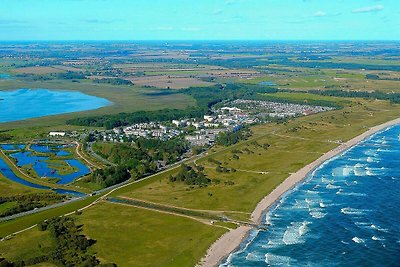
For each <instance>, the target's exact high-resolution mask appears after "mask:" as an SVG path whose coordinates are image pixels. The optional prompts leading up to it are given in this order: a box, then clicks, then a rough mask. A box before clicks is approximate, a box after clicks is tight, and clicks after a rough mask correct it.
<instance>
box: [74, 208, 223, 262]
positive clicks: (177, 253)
mask: <svg viewBox="0 0 400 267" xmlns="http://www.w3.org/2000/svg"><path fill="white" fill-rule="evenodd" d="M78 219H79V220H78V221H79V222H81V223H82V224H83V225H84V233H85V234H87V235H88V236H89V237H90V238H93V239H96V240H97V243H96V244H95V245H94V246H93V249H94V250H95V251H96V256H97V257H99V258H100V259H101V260H103V261H104V262H115V263H117V265H118V266H194V265H195V264H196V263H197V261H198V259H200V258H201V257H202V256H203V255H204V254H205V252H206V250H207V248H208V247H209V245H210V243H212V242H214V241H215V240H216V239H217V238H218V237H219V236H220V235H222V234H223V233H224V232H225V231H226V230H224V229H221V228H217V227H214V226H209V225H205V224H203V223H201V222H198V221H195V220H193V219H189V218H184V217H179V216H174V215H169V214H164V213H159V212H155V211H148V210H144V209H138V208H134V207H129V206H123V205H119V204H110V203H101V204H98V205H96V206H95V207H93V208H90V209H88V210H87V211H85V212H84V213H83V214H82V215H81V216H79V217H78ZM116 229H118V230H117V231H116Z"/></svg>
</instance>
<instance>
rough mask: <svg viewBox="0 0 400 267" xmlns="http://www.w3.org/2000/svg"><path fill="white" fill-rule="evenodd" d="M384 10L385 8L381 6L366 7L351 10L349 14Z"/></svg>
mask: <svg viewBox="0 0 400 267" xmlns="http://www.w3.org/2000/svg"><path fill="white" fill-rule="evenodd" d="M384 8H385V7H384V6H383V5H376V6H367V7H362V8H357V9H353V10H352V11H351V12H353V13H369V12H379V11H382V10H383V9H384Z"/></svg>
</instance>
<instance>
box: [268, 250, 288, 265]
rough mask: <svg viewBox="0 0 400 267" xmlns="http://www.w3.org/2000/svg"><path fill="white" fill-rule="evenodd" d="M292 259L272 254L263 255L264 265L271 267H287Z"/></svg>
mask: <svg viewBox="0 0 400 267" xmlns="http://www.w3.org/2000/svg"><path fill="white" fill-rule="evenodd" d="M291 261H292V259H291V258H290V257H287V256H281V255H276V254H272V253H267V254H265V263H267V264H269V265H273V266H288V265H290V263H291Z"/></svg>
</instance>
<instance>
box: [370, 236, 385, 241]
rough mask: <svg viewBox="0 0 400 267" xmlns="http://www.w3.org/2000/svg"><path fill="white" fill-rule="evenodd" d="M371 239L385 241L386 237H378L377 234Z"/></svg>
mask: <svg viewBox="0 0 400 267" xmlns="http://www.w3.org/2000/svg"><path fill="white" fill-rule="evenodd" d="M371 239H372V240H374V241H384V240H385V239H384V238H380V237H377V236H375V235H374V236H372V237H371Z"/></svg>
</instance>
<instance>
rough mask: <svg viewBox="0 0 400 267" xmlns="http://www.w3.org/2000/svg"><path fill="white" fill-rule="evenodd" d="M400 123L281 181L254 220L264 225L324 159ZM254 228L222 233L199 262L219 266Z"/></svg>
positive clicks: (393, 122) (368, 133)
mask: <svg viewBox="0 0 400 267" xmlns="http://www.w3.org/2000/svg"><path fill="white" fill-rule="evenodd" d="M397 124H400V118H397V119H394V120H391V121H388V122H385V123H383V124H380V125H377V126H374V127H371V128H369V129H368V130H367V131H366V132H364V133H362V134H360V135H358V136H356V137H354V138H352V139H350V140H349V141H347V142H345V143H342V144H341V145H340V146H338V147H336V148H334V149H332V150H330V151H328V152H326V153H325V154H323V155H322V156H321V157H319V158H318V159H316V160H315V161H313V162H311V163H310V164H308V165H306V166H304V167H303V168H301V169H300V170H298V171H297V172H295V173H292V174H291V175H290V176H289V177H287V178H286V179H285V180H284V181H283V182H282V183H281V184H279V185H278V186H277V187H276V188H275V189H274V190H272V192H270V193H269V194H268V195H267V196H265V197H264V198H263V199H262V200H261V201H260V202H258V204H257V206H256V208H255V209H254V211H253V212H252V214H251V221H252V222H254V223H256V224H260V223H261V221H262V218H263V216H264V214H265V213H266V212H267V211H268V210H269V209H270V208H271V207H272V206H273V205H274V204H275V203H276V202H277V201H278V200H279V199H280V198H281V197H282V196H283V195H284V194H285V193H286V192H288V191H290V190H291V189H293V188H294V187H295V186H296V185H297V184H298V183H300V182H301V181H303V180H304V179H306V178H307V176H308V174H309V173H311V172H312V171H313V170H315V169H316V168H318V167H319V166H321V165H322V164H323V163H324V162H326V161H328V160H330V159H332V158H334V157H335V156H337V155H339V154H341V153H342V152H344V151H346V150H348V149H350V148H351V147H353V146H355V145H357V144H358V143H360V142H361V141H363V140H365V139H367V138H368V137H370V136H372V135H373V134H375V133H377V132H380V131H382V130H384V129H386V128H388V127H391V126H394V125H397ZM252 229H253V228H251V227H244V226H241V227H238V228H236V229H235V230H231V231H229V232H227V233H225V234H224V235H223V236H221V237H220V238H219V239H218V240H217V241H215V242H214V243H213V244H212V245H211V246H210V248H209V249H208V251H207V255H206V256H205V257H204V258H203V259H202V260H201V261H200V262H199V264H198V266H206V267H212V266H218V265H219V264H220V263H221V262H222V261H223V260H224V259H226V258H227V257H228V256H229V255H230V254H231V253H232V252H234V251H236V250H237V249H238V247H239V246H240V244H242V242H243V241H244V240H245V239H246V238H247V237H248V235H249V232H250V230H252Z"/></svg>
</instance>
